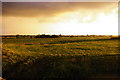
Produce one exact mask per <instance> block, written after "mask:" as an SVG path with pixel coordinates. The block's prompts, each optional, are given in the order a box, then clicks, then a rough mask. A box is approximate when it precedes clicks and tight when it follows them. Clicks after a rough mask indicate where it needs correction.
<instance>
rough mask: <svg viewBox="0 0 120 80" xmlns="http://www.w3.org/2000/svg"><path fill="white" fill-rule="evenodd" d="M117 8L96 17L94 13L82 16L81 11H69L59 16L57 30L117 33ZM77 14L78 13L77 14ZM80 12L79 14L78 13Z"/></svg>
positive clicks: (67, 32) (62, 31) (78, 32)
mask: <svg viewBox="0 0 120 80" xmlns="http://www.w3.org/2000/svg"><path fill="white" fill-rule="evenodd" d="M116 11H117V9H115V10H113V11H112V12H111V13H110V14H108V15H106V14H105V13H99V14H98V15H97V16H96V18H95V19H93V18H94V15H91V14H88V15H87V16H85V17H81V15H80V13H79V12H78V13H77V12H75V13H67V14H62V19H60V18H61V16H59V17H58V19H60V21H59V20H58V22H57V23H55V25H54V26H55V32H57V33H61V34H62V33H63V34H74V35H79V34H103V35H104V34H107V35H109V34H114V35H117V33H118V32H117V31H118V14H116ZM75 14H76V15H75ZM78 14H79V15H78Z"/></svg>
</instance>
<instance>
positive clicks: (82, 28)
mask: <svg viewBox="0 0 120 80" xmlns="http://www.w3.org/2000/svg"><path fill="white" fill-rule="evenodd" d="M2 9H3V10H2V14H3V29H2V30H3V34H63V35H86V34H90V35H117V34H118V3H117V2H3V5H2Z"/></svg>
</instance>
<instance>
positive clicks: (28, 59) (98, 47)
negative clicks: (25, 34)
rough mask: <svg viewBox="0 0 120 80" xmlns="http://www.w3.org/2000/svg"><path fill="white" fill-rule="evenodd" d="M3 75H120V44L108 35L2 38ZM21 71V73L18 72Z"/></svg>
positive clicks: (14, 76)
mask: <svg viewBox="0 0 120 80" xmlns="http://www.w3.org/2000/svg"><path fill="white" fill-rule="evenodd" d="M2 48H3V50H2V55H3V56H2V58H3V77H4V78H6V79H8V80H9V79H10V78H33V80H34V79H35V78H41V79H47V78H71V79H74V78H87V77H92V76H95V75H101V74H102V75H104V74H115V75H118V74H119V71H120V70H119V63H120V61H119V60H118V58H119V54H120V53H119V51H118V50H119V43H118V40H117V39H111V38H110V37H61V38H39V39H35V38H31V39H29V38H19V39H3V45H2ZM21 74H22V75H21Z"/></svg>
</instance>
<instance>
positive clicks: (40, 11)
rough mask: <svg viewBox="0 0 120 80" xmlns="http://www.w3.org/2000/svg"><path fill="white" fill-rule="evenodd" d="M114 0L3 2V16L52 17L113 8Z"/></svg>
mask: <svg viewBox="0 0 120 80" xmlns="http://www.w3.org/2000/svg"><path fill="white" fill-rule="evenodd" d="M112 4H113V3H112V2H103V3H102V2H89V3H88V2H86V3H85V2H84V3H83V2H3V11H2V12H3V16H14V17H38V16H40V17H51V16H56V15H58V14H60V13H64V12H72V11H76V10H98V11H99V10H103V9H104V8H106V7H108V8H109V9H111V5H112Z"/></svg>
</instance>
